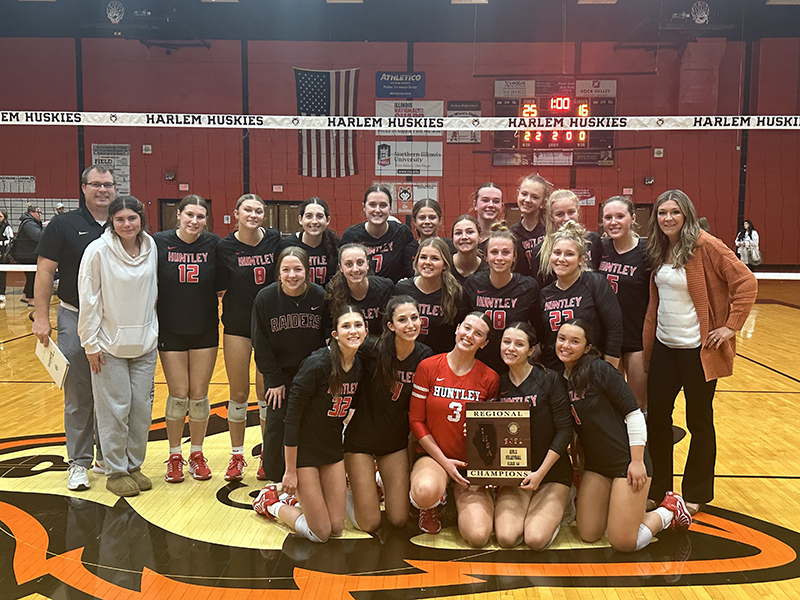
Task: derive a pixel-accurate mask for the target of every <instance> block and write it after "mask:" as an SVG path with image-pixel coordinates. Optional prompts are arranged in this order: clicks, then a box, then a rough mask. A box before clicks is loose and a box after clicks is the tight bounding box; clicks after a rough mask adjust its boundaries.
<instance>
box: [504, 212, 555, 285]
mask: <svg viewBox="0 0 800 600" xmlns="http://www.w3.org/2000/svg"><path fill="white" fill-rule="evenodd" d="M509 229H510V230H511V233H513V234H514V235H515V236H517V239H518V240H519V243H520V246H521V247H522V254H521V255H519V256H517V262H516V264H515V265H514V272H515V273H521V274H522V275H533V274H534V272H533V270H532V269H531V259H532V258H533V249H534V248H535V247H536V245H537V244H541V243H542V240H543V239H544V236H545V233H546V231H545V227H544V223H541V222H540V223H539V224H537V225H536V227H534V228H533V231H528V230H527V229H525V227H523V226H522V222H519V223H514V224H513V225H512V226H511V227H510V228H509Z"/></svg>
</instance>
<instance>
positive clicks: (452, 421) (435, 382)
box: [408, 312, 499, 547]
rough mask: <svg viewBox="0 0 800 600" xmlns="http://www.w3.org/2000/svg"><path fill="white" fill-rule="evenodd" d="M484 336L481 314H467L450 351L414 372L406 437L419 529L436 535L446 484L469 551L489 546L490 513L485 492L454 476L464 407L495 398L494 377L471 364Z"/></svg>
mask: <svg viewBox="0 0 800 600" xmlns="http://www.w3.org/2000/svg"><path fill="white" fill-rule="evenodd" d="M490 331H491V322H490V321H489V318H488V317H487V316H486V315H485V314H483V313H479V312H471V313H469V314H468V315H467V316H466V317H465V318H464V320H463V321H462V322H461V324H460V325H459V326H458V329H456V336H455V337H456V345H455V348H453V349H452V350H451V351H450V352H448V353H447V354H437V355H436V356H432V357H430V358H427V359H425V360H423V361H422V362H421V363H420V365H419V367H418V368H417V372H416V373H415V374H414V391H413V392H412V394H411V404H410V409H409V414H408V416H409V421H410V425H411V433H413V434H414V436H415V437H416V438H417V440H419V448H418V449H417V452H418V453H419V454H418V458H417V460H416V462H415V463H414V467H413V469H412V471H411V503H412V504H413V505H414V506H416V507H417V508H419V509H420V513H419V527H420V529H421V530H422V531H424V532H426V533H432V534H433V533H438V532H439V531H440V530H441V523H440V521H439V516H438V514H437V507H438V506H440V505H441V504H444V502H445V490H446V489H447V484H448V483H449V482H450V480H451V479H452V480H453V481H454V482H455V484H456V485H454V486H453V495H454V496H455V500H456V508H457V510H458V530H459V532H460V533H461V536H462V537H463V538H464V539H465V540H466V541H467V543H469V544H470V545H471V546H473V547H480V546H483V545H484V544H486V542H487V541H489V536H491V535H492V517H493V514H494V511H493V500H492V494H491V491H490V490H488V489H486V488H485V487H483V486H470V484H469V481H468V480H467V479H466V478H465V477H464V475H463V474H462V473H461V472H460V470H463V469H464V468H465V467H466V466H467V463H466V462H465V460H466V444H465V441H464V426H465V414H464V405H465V403H466V402H467V401H471V402H486V401H488V400H494V399H495V398H497V391H498V387H499V378H498V376H497V373H495V372H494V371H493V370H492V369H490V368H489V367H487V366H486V365H485V364H483V363H482V362H480V361H479V360H476V359H475V354H476V353H477V352H478V350H479V349H480V348H483V347H484V346H485V345H486V343H487V341H488V339H489V332H490Z"/></svg>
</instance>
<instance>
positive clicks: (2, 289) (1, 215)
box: [0, 210, 14, 304]
mask: <svg viewBox="0 0 800 600" xmlns="http://www.w3.org/2000/svg"><path fill="white" fill-rule="evenodd" d="M13 239H14V229H13V228H12V227H11V225H9V224H8V213H6V211H4V210H0V264H5V263H7V262H8V260H9V256H8V252H9V250H10V249H11V240H13ZM5 301H6V272H5V271H0V304H3V303H5Z"/></svg>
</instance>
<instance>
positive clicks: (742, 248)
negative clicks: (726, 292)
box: [736, 219, 761, 271]
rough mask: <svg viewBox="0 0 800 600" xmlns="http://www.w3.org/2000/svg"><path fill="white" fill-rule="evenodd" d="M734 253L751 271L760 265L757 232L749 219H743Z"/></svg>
mask: <svg viewBox="0 0 800 600" xmlns="http://www.w3.org/2000/svg"><path fill="white" fill-rule="evenodd" d="M736 253H737V254H738V255H739V259H740V260H741V261H742V262H743V263H744V264H746V265H747V268H748V269H750V270H751V271H752V270H753V267H755V266H758V265H760V264H761V251H760V250H759V249H758V232H757V231H756V228H755V227H753V222H752V221H751V220H750V219H745V221H744V223H743V224H742V228H741V229H740V230H739V233H738V234H737V235H736Z"/></svg>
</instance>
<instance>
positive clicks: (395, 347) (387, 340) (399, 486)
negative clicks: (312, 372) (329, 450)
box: [344, 296, 432, 532]
mask: <svg viewBox="0 0 800 600" xmlns="http://www.w3.org/2000/svg"><path fill="white" fill-rule="evenodd" d="M420 322H421V317H420V315H419V307H418V306H417V302H416V301H415V300H414V299H413V298H411V297H410V296H394V297H393V298H392V299H391V300H389V303H388V304H387V305H386V311H385V314H384V318H383V327H384V330H383V333H382V334H381V337H380V338H379V339H378V340H377V342H376V341H374V339H373V338H370V339H369V340H367V342H366V343H365V344H364V345H363V346H361V348H359V350H358V355H359V357H360V358H361V362H362V365H363V372H364V376H363V377H362V379H361V383H360V384H359V390H358V410H356V411H355V413H354V414H353V418H352V419H351V420H350V424H349V425H348V426H347V431H346V432H345V437H344V451H345V455H344V463H345V467H346V468H347V475H348V477H349V479H350V489H351V490H352V497H351V496H348V498H347V516H348V517H349V518H350V521H352V523H353V524H354V525H355V526H356V527H357V528H358V529H361V530H362V531H369V532H374V531H375V530H376V529H377V528H378V526H379V525H380V523H381V505H380V500H379V497H378V490H377V487H376V485H375V463H376V462H377V463H378V471H379V473H380V477H381V480H382V482H383V491H384V497H385V502H386V517H387V519H388V520H389V523H391V524H392V525H394V526H395V527H403V526H404V525H405V524H406V520H407V519H408V508H409V506H408V433H409V426H408V404H409V400H410V398H411V384H412V377H413V376H414V372H415V371H416V370H417V366H418V365H419V363H420V361H422V360H423V359H425V358H428V357H429V356H431V354H432V352H431V349H430V348H429V347H428V346H426V345H425V344H422V343H420V342H418V341H416V340H417V336H419V334H420V329H421V326H420Z"/></svg>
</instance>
